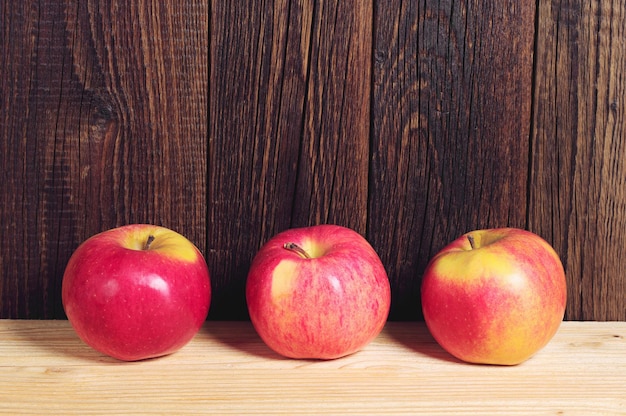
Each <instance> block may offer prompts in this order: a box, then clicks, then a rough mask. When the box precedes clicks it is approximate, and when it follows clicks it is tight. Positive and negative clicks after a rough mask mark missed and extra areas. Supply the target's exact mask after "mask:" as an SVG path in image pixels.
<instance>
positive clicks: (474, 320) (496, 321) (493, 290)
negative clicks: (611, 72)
mask: <svg viewBox="0 0 626 416" xmlns="http://www.w3.org/2000/svg"><path fill="white" fill-rule="evenodd" d="M421 298H422V310H423V313H424V320H425V321H426V325H427V326H428V329H429V330H430V332H431V334H432V335H433V337H434V338H435V340H436V341H437V342H438V343H439V344H440V345H441V346H442V347H443V348H444V349H445V350H446V351H448V352H449V353H450V354H452V355H453V356H455V357H457V358H458V359H460V360H463V361H466V362H471V363H481V364H500V365H515V364H519V363H521V362H523V361H525V360H527V359H528V358H530V357H531V356H532V355H533V354H535V353H536V352H537V351H539V350H540V349H541V348H543V347H544V346H545V345H546V344H547V343H548V342H549V341H550V340H551V339H552V337H553V336H554V334H555V333H556V331H557V330H558V328H559V326H560V323H561V321H562V320H563V316H564V313H565V306H566V298H567V287H566V280H565V273H564V270H563V265H562V263H561V261H560V259H559V256H558V255H557V253H556V252H555V251H554V249H553V248H552V247H551V246H550V245H549V244H548V243H547V242H546V241H545V240H543V239H542V238H541V237H539V236H538V235H536V234H534V233H531V232H529V231H525V230H521V229H517V228H500V229H488V230H477V231H472V232H470V233H467V234H465V235H463V236H461V237H459V238H458V239H456V240H455V241H453V242H451V243H450V244H449V245H448V246H446V247H445V248H443V249H442V250H441V251H440V252H439V253H437V254H436V255H435V256H434V257H433V258H432V259H431V260H430V262H429V264H428V266H427V267H426V270H425V272H424V275H423V280H422V287H421Z"/></svg>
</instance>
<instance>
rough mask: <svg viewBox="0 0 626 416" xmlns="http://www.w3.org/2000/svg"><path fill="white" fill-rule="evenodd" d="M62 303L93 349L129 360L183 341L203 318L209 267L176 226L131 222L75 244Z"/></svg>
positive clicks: (158, 352)
mask: <svg viewBox="0 0 626 416" xmlns="http://www.w3.org/2000/svg"><path fill="white" fill-rule="evenodd" d="M62 302H63V307H64V309H65V313H66V314H67V317H68V319H69V321H70V323H71V325H72V327H73V328H74V330H75V331H76V333H77V334H78V336H79V337H80V338H81V339H82V340H83V341H84V342H85V343H86V344H88V345H89V346H91V347H92V348H94V349H96V350H98V351H100V352H102V353H104V354H107V355H109V356H112V357H114V358H117V359H119V360H124V361H136V360H142V359H147V358H154V357H159V356H163V355H167V354H171V353H173V352H175V351H177V350H179V349H180V348H182V347H183V346H184V345H186V344H187V343H188V342H189V341H190V340H191V339H192V338H193V337H194V335H195V334H196V333H197V332H198V330H199V329H200V327H201V326H202V324H203V323H204V321H205V320H206V317H207V314H208V311H209V306H210V303H211V282H210V277H209V270H208V267H207V264H206V262H205V260H204V258H203V256H202V254H201V253H200V251H199V250H198V249H197V248H196V247H195V246H194V245H193V243H191V242H190V241H189V240H188V239H186V238H185V237H184V236H182V235H180V234H178V233H176V232H175V231H172V230H170V229H167V228H164V227H159V226H154V225H149V224H131V225H126V226H122V227H118V228H114V229H111V230H108V231H104V232H101V233H99V234H96V235H94V236H92V237H90V238H89V239H87V240H85V241H84V242H83V243H82V244H81V245H80V246H79V247H78V248H77V249H76V250H75V251H74V253H73V254H72V256H71V258H70V260H69V262H68V264H67V266H66V269H65V273H64V275H63V283H62Z"/></svg>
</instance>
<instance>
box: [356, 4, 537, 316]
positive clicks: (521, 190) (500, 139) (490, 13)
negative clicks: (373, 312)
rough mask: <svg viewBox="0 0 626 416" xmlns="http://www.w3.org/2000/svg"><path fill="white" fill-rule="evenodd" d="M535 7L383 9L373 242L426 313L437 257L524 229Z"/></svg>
mask: <svg viewBox="0 0 626 416" xmlns="http://www.w3.org/2000/svg"><path fill="white" fill-rule="evenodd" d="M534 14H535V4H534V2H530V1H522V2H506V3H505V4H498V5H495V4H493V5H492V4H487V3H485V2H481V1H461V2H456V1H455V2H453V1H436V2H435V1H432V2H431V1H425V2H417V3H416V2H408V3H407V2H401V1H397V2H389V3H387V2H386V3H377V11H376V13H375V15H376V21H375V28H376V32H375V45H374V47H375V52H374V92H373V114H372V119H373V120H374V122H373V123H372V143H373V151H372V161H371V172H370V178H371V181H370V194H369V195H370V201H369V218H368V219H369V222H368V231H369V233H368V236H369V237H370V240H371V241H372V244H373V245H374V248H376V249H377V251H378V252H379V253H380V255H381V257H382V259H383V262H384V263H385V264H386V265H387V267H388V269H389V274H390V275H391V279H392V284H393V287H394V288H395V291H394V295H395V297H394V299H393V302H394V304H393V308H392V317H393V316H398V317H403V318H407V317H411V318H417V317H420V316H421V308H420V307H419V284H420V277H421V274H422V272H423V270H424V268H425V267H426V263H427V262H428V260H429V259H430V258H431V257H432V256H433V255H434V254H435V253H436V252H437V251H438V250H440V249H441V248H442V247H443V245H444V244H446V243H448V242H450V241H452V240H453V239H455V238H456V237H458V236H459V235H461V234H464V233H465V232H468V231H471V230H474V229H480V228H491V227H502V226H512V227H522V228H523V227H524V226H525V224H526V196H527V185H528V183H527V172H528V154H529V137H530V130H529V124H530V123H529V122H530V115H531V97H532V89H531V87H532V83H531V74H532V49H531V48H532V42H533V41H532V39H533V21H534Z"/></svg>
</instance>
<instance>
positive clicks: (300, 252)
mask: <svg viewBox="0 0 626 416" xmlns="http://www.w3.org/2000/svg"><path fill="white" fill-rule="evenodd" d="M283 248H286V249H287V250H291V251H294V252H296V253H297V254H298V255H299V256H300V257H302V258H304V259H310V258H311V256H309V253H307V252H306V251H305V250H304V249H303V248H302V247H300V246H299V245H297V244H296V243H285V244H284V245H283Z"/></svg>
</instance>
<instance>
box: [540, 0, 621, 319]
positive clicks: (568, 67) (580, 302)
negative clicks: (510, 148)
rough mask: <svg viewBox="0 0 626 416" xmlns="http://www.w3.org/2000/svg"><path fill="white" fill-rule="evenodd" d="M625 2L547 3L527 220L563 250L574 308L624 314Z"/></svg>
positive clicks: (574, 314) (590, 313)
mask: <svg viewBox="0 0 626 416" xmlns="http://www.w3.org/2000/svg"><path fill="white" fill-rule="evenodd" d="M625 17H626V5H624V3H623V2H618V1H608V2H599V1H593V2H589V3H585V4H582V3H579V2H575V1H565V2H550V1H546V2H542V3H541V6H540V9H539V22H540V25H539V27H538V37H537V39H538V44H537V58H536V60H537V63H536V65H537V70H536V88H535V91H536V95H535V98H534V100H535V112H534V115H533V118H534V131H533V143H532V149H533V152H532V175H531V178H530V183H531V186H530V198H529V228H530V229H531V230H533V231H535V232H537V233H539V234H541V235H544V236H545V237H546V238H547V239H548V240H549V241H551V242H552V243H553V245H554V246H555V248H556V250H557V251H558V252H559V253H560V254H561V257H562V260H563V262H564V264H565V266H566V273H567V275H568V284H569V293H568V299H569V300H568V307H567V311H566V316H567V317H568V318H570V319H577V318H578V317H585V319H595V320H607V319H615V320H626V302H625V301H624V300H625V299H626V280H625V279H624V278H623V277H622V276H623V273H622V271H623V270H624V268H625V267H626V240H625V238H626V235H625V234H624V229H626V217H624V214H625V213H626V191H625V188H624V183H625V182H626V164H625V163H624V155H625V154H626V153H625V151H626V149H625V148H624V137H626V129H625V127H624V115H623V114H624V112H623V109H624V108H626V101H625V98H624V93H623V90H624V77H623V73H624V71H625V70H626V48H625V46H624V42H623V39H624V36H626V19H625Z"/></svg>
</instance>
